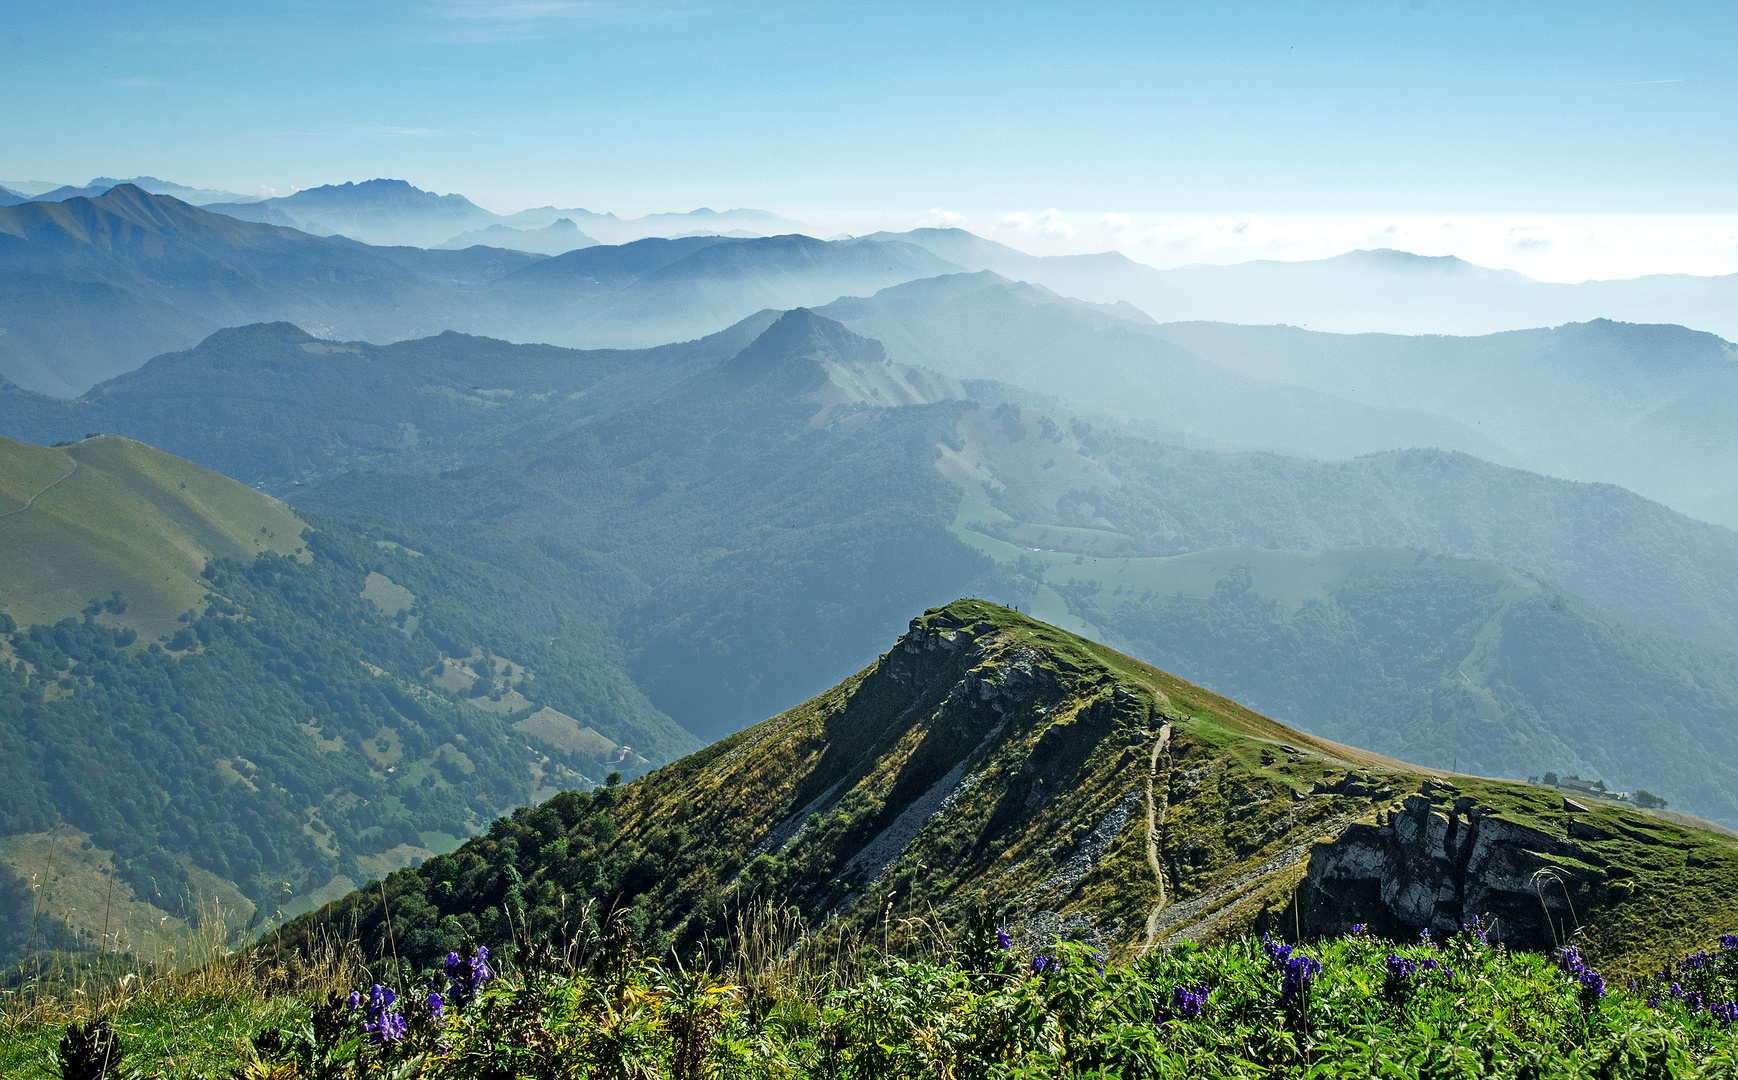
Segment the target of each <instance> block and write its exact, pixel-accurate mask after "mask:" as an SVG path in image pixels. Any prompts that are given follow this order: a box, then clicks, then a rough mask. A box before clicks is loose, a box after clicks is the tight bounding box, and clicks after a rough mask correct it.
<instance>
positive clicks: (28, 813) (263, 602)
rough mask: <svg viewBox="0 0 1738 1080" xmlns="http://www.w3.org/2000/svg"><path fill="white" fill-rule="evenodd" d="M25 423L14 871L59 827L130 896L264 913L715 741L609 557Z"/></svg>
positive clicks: (59, 836)
mask: <svg viewBox="0 0 1738 1080" xmlns="http://www.w3.org/2000/svg"><path fill="white" fill-rule="evenodd" d="M7 445H8V446H10V447H11V448H14V449H13V450H11V451H7V455H8V456H7V457H6V460H7V461H9V462H11V463H12V465H15V466H19V468H17V469H13V470H12V471H9V472H8V474H7V480H8V481H12V480H17V481H19V482H21V483H22V482H24V481H29V483H28V485H27V486H28V487H29V489H30V490H29V491H27V492H23V491H21V492H14V491H12V486H13V485H12V484H10V483H4V484H0V497H4V498H7V499H9V500H11V501H10V506H11V509H10V510H7V511H6V512H5V515H4V516H3V517H0V557H3V558H4V561H5V563H6V565H7V566H8V568H9V570H10V571H11V573H10V574H9V575H8V576H7V578H6V579H5V581H4V584H3V588H0V837H7V838H20V837H23V838H29V837H35V838H36V839H35V840H32V841H28V842H24V841H20V842H18V843H14V842H11V841H10V840H9V841H8V842H7V843H6V844H5V845H4V850H3V851H0V861H10V862H11V863H12V864H13V869H12V870H8V871H6V872H5V873H3V874H0V878H4V879H5V881H7V882H12V881H14V877H12V876H9V875H13V874H14V872H16V874H17V875H21V876H22V877H24V878H28V877H29V876H30V875H31V874H39V873H42V872H44V869H45V862H44V859H45V852H46V848H47V845H48V842H49V841H50V840H51V839H52V840H54V841H55V842H56V843H59V844H62V845H63V846H65V845H69V844H70V845H71V846H74V847H77V846H79V845H85V849H86V850H89V848H90V846H92V845H94V847H95V849H96V850H97V853H98V855H99V856H100V858H99V859H97V863H101V862H102V860H106V859H109V858H111V857H112V860H113V865H114V867H115V869H116V873H117V877H118V878H119V880H120V881H121V883H122V884H123V888H124V889H125V890H130V892H124V893H123V895H122V896H121V902H122V903H123V905H127V904H132V903H134V902H142V903H148V904H150V905H152V906H154V907H155V908H157V909H158V910H160V911H161V912H163V913H166V914H171V915H183V916H191V915H194V914H195V913H196V912H197V910H198V908H199V905H200V903H201V902H205V901H210V900H212V899H216V898H217V897H215V896H214V895H213V893H212V890H213V889H215V888H221V889H224V890H239V892H226V893H225V894H224V896H223V897H222V899H224V901H225V902H226V903H229V904H231V905H232V906H233V905H234V904H236V903H240V904H242V905H244V906H245V907H248V908H251V910H252V912H253V914H255V915H259V916H269V915H271V914H272V912H273V911H274V910H275V909H276V908H277V906H278V905H279V904H282V903H290V902H292V901H294V900H296V899H297V898H299V897H303V896H305V895H307V894H308V893H310V892H313V891H316V890H319V889H322V888H326V889H330V888H333V887H336V888H340V889H341V888H348V887H349V884H348V883H353V882H357V881H362V880H365V879H366V878H368V877H370V876H376V875H378V874H381V873H384V872H386V871H388V870H390V869H392V868H394V867H397V866H401V865H403V864H404V863H406V862H409V861H412V860H414V859H417V858H421V857H426V856H428V855H430V854H433V852H435V851H437V850H445V849H447V848H450V847H451V846H453V845H455V844H457V843H458V842H459V840H460V839H462V838H463V837H465V836H468V835H470V834H471V833H472V832H474V831H475V830H476V829H477V828H478V827H479V826H480V825H481V824H482V823H483V822H486V821H487V820H488V819H489V818H490V817H492V816H493V815H495V814H497V813H500V812H502V811H503V810H505V809H508V808H510V807H512V806H516V805H520V804H523V803H524V802H526V801H527V800H530V799H534V798H538V797H546V796H547V795H549V794H551V793H553V792H554V791H556V790H560V789H563V788H574V787H579V788H584V787H588V786H590V785H592V784H595V783H601V782H602V780H603V779H604V777H605V776H607V775H608V774H610V773H612V772H619V773H622V774H625V775H628V776H634V775H638V774H639V773H640V772H641V771H643V770H645V769H646V768H649V767H651V766H652V765H653V764H656V763H661V762H663V761H667V760H669V759H670V758H672V757H674V756H676V755H678V754H681V753H683V752H685V751H687V750H689V749H692V748H693V747H695V746H696V745H698V744H697V742H696V741H695V740H694V738H693V736H691V735H689V734H688V733H687V732H686V731H684V730H682V729H681V728H679V727H677V726H676V725H675V724H673V723H672V722H671V721H670V720H669V719H668V718H667V717H665V716H664V715H663V714H661V713H660V712H659V711H658V710H657V709H656V708H654V707H653V706H651V705H650V704H649V703H648V702H647V700H646V699H645V697H644V695H642V694H641V693H640V692H639V691H638V690H637V689H636V687H635V686H634V684H633V682H632V680H631V678H630V677H629V674H628V672H627V670H626V664H625V659H626V658H625V651H624V650H623V648H622V647H621V645H620V644H619V643H618V642H617V641H616V640H615V639H614V638H613V637H612V635H611V632H610V620H611V618H612V617H613V616H614V615H615V614H616V613H618V612H620V611H623V610H626V609H629V608H631V606H632V602H633V598H634V596H635V595H636V592H637V586H636V585H635V584H634V583H633V582H632V580H631V579H629V578H628V577H626V576H625V575H624V574H622V573H621V572H620V571H619V570H618V569H616V568H614V567H613V566H611V565H609V564H607V563H606V562H604V561H602V560H600V559H599V558H597V557H596V556H592V555H588V554H587V553H586V552H583V551H581V550H578V549H575V548H573V547H571V546H562V545H552V546H550V547H549V548H548V549H547V550H546V549H545V548H544V547H541V546H539V545H536V544H533V543H529V542H526V541H523V540H517V539H514V538H512V537H501V536H496V537H490V538H487V539H486V540H485V541H482V542H478V541H476V540H475V539H473V538H470V537H467V536H466V535H464V534H463V532H462V531H452V530H434V529H430V530H425V532H424V533H423V534H422V535H421V536H419V537H418V538H417V540H416V541H415V545H414V546H412V545H410V544H406V543H403V541H405V540H407V539H408V538H407V537H405V536H403V535H402V534H392V533H383V532H381V531H379V530H370V529H366V528H361V527H358V526H356V525H354V524H350V523H346V522H343V521H337V520H324V519H299V518H298V517H297V516H296V515H294V514H293V513H292V512H291V511H290V510H289V509H288V508H287V507H285V506H284V505H283V504H282V503H278V502H276V501H275V500H273V499H270V498H268V497H267V496H264V495H261V494H259V493H257V492H253V491H250V490H248V489H246V488H243V487H241V485H239V484H236V483H235V482H234V481H230V480H227V479H225V478H223V477H221V476H217V475H215V474H212V473H209V472H207V471H206V470H203V469H200V468H198V467H197V466H194V465H191V464H189V463H188V462H185V461H180V460H179V459H176V458H173V457H170V456H169V455H166V454H162V453H160V452H158V451H155V450H152V449H150V448H149V447H144V446H142V445H141V444H138V443H134V442H130V441H128V440H123V439H117V438H113V437H103V438H98V439H93V440H89V441H87V442H83V443H80V444H77V445H75V446H70V447H65V448H61V449H54V450H49V449H40V448H29V447H21V446H20V445H19V444H16V443H10V444H7ZM4 449H5V447H3V446H0V450H4ZM39 459H41V460H39ZM32 470H34V471H32ZM38 474H40V475H38ZM32 477H35V479H32ZM14 496H16V497H15V498H14ZM262 522H263V523H262ZM250 535H251V536H252V537H253V539H252V540H250V539H248V537H249V536H250ZM478 550H481V551H485V552H486V553H487V556H488V558H487V560H486V561H485V560H482V559H479V558H476V557H475V556H474V555H473V554H467V551H472V552H474V551H478ZM142 570H143V571H145V573H144V576H141V571H142ZM158 575H161V576H162V578H163V580H161V581H158V580H157V576H158ZM72 597H82V599H70V598H72ZM12 612H17V614H16V615H14V614H12ZM68 829H71V830H72V832H71V833H68V832H67V831H66V830H68ZM21 860H22V861H21ZM95 865H96V864H94V863H93V862H92V858H91V857H85V858H82V859H81V860H79V864H78V867H75V866H73V865H72V863H70V862H69V861H68V860H67V859H65V858H64V857H63V860H62V865H61V867H60V868H59V869H58V871H57V874H58V875H59V876H58V877H57V880H60V879H65V878H67V875H69V874H71V875H73V878H76V877H77V876H78V875H79V874H81V873H87V872H88V871H90V869H91V868H92V867H93V866H95ZM79 867H83V869H80V868H79ZM201 875H204V876H203V877H202V876H201ZM68 880H72V879H68ZM90 884H92V883H88V882H77V881H74V883H73V884H72V885H69V886H68V887H69V888H74V889H75V890H76V889H77V888H82V887H85V886H86V885H90ZM4 888H6V885H5V884H4V883H0V889H4ZM97 892H98V893H100V892H101V889H100V888H98V889H97ZM14 899H15V898H14ZM29 906H30V904H29V902H26V909H28V908H29ZM62 914H65V913H62ZM16 915H17V912H16V911H13V910H11V909H10V908H8V910H7V912H6V913H4V914H0V923H4V922H7V920H13V917H14V916H16ZM68 917H69V918H70V920H71V929H72V931H73V932H74V933H75V934H76V933H79V932H86V933H95V932H96V925H95V923H96V922H100V920H101V918H102V911H101V910H96V911H92V910H88V909H87V910H83V911H80V912H78V913H75V914H71V915H69V916H68ZM240 917H241V918H243V919H245V918H247V917H248V912H247V911H245V910H244V911H243V912H241V913H240ZM13 921H15V920H13ZM8 924H9V923H8Z"/></svg>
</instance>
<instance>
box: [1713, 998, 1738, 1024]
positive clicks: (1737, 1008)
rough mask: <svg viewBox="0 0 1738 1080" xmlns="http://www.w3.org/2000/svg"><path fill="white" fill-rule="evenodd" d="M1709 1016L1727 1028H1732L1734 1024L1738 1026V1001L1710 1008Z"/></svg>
mask: <svg viewBox="0 0 1738 1080" xmlns="http://www.w3.org/2000/svg"><path fill="white" fill-rule="evenodd" d="M1708 1015H1709V1016H1711V1017H1713V1018H1714V1019H1715V1020H1716V1021H1718V1022H1719V1023H1721V1024H1722V1025H1725V1026H1727V1027H1730V1026H1731V1025H1733V1024H1738V1001H1727V1002H1724V1003H1722V1004H1719V1005H1713V1006H1710V1007H1709V1008H1708Z"/></svg>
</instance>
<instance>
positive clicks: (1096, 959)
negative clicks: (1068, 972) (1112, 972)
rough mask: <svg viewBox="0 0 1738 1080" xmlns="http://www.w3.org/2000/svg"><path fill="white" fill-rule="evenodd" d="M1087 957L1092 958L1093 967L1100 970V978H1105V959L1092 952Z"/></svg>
mask: <svg viewBox="0 0 1738 1080" xmlns="http://www.w3.org/2000/svg"><path fill="white" fill-rule="evenodd" d="M1086 955H1088V956H1090V957H1092V966H1093V967H1095V968H1097V969H1098V977H1099V978H1101V979H1102V978H1104V957H1103V956H1102V955H1101V954H1099V953H1096V952H1090V951H1089V952H1088V953H1087V954H1086Z"/></svg>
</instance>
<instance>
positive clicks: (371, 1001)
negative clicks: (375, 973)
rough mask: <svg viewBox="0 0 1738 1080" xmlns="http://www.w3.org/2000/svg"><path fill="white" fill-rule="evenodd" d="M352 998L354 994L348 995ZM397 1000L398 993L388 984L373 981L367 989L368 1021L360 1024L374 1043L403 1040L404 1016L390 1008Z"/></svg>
mask: <svg viewBox="0 0 1738 1080" xmlns="http://www.w3.org/2000/svg"><path fill="white" fill-rule="evenodd" d="M350 996H351V997H352V998H355V997H356V994H354V993H352V994H351V995H350ZM397 1000H398V994H397V993H395V992H394V991H393V989H392V988H391V987H389V986H381V985H380V984H379V983H375V984H374V985H373V986H371V987H369V989H368V1021H367V1023H365V1024H363V1025H362V1030H363V1031H366V1032H367V1033H368V1036H369V1038H371V1039H373V1040H374V1041H375V1042H376V1043H395V1042H402V1041H403V1040H404V1032H405V1027H406V1025H405V1022H404V1017H402V1016H400V1015H398V1014H397V1013H395V1012H392V1011H390V1010H391V1009H392V1003H393V1002H395V1001H397Z"/></svg>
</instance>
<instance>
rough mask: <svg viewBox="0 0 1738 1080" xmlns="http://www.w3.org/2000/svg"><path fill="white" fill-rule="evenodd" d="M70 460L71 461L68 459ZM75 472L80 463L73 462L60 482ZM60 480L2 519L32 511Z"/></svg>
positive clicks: (2, 515)
mask: <svg viewBox="0 0 1738 1080" xmlns="http://www.w3.org/2000/svg"><path fill="white" fill-rule="evenodd" d="M68 460H71V459H68ZM75 472H78V462H76V461H74V462H73V463H72V468H70V469H68V470H66V473H65V474H64V475H62V476H61V478H60V480H65V479H66V478H67V477H68V476H71V475H72V474H73V473H75ZM60 480H56V481H55V482H54V484H50V485H48V487H45V488H43V489H42V490H41V491H39V492H37V493H36V494H34V495H32V496H31V497H30V501H29V502H27V503H25V504H24V505H23V506H20V507H19V508H18V509H16V510H8V511H6V512H5V513H4V514H0V519H3V518H9V517H11V516H12V515H13V514H22V513H24V511H26V510H28V509H30V508H31V507H32V506H35V505H36V500H38V499H40V498H42V497H43V496H44V495H46V494H48V491H49V488H52V487H54V486H55V484H58V483H60Z"/></svg>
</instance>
